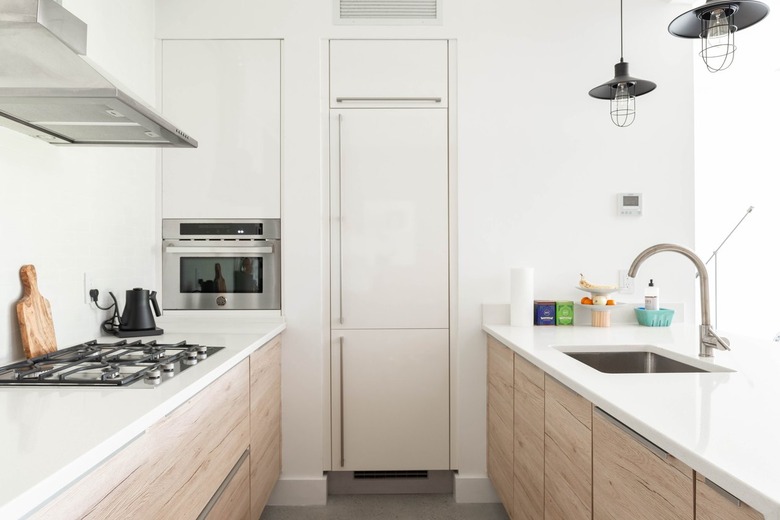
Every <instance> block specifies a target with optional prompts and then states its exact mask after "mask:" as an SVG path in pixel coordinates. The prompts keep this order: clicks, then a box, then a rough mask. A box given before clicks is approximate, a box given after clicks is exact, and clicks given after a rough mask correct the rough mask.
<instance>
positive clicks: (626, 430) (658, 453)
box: [596, 408, 669, 460]
mask: <svg viewBox="0 0 780 520" xmlns="http://www.w3.org/2000/svg"><path fill="white" fill-rule="evenodd" d="M596 412H598V413H599V415H601V416H602V417H603V418H604V419H606V420H607V421H608V422H609V423H610V424H612V425H613V426H615V427H616V428H618V429H619V430H621V431H622V432H624V433H625V434H626V435H628V436H629V437H631V438H632V439H634V440H635V441H637V442H638V443H639V444H641V445H642V446H644V447H645V448H647V449H648V450H650V451H651V452H652V453H653V454H654V455H655V456H656V457H658V458H660V459H663V460H666V459H668V458H669V453H668V452H666V451H665V450H663V449H662V448H659V447H658V446H656V445H655V444H653V443H652V442H650V441H649V440H647V439H645V438H644V437H642V436H641V435H639V434H638V433H637V432H635V431H634V430H632V429H631V428H629V427H628V426H626V425H625V424H623V423H622V422H620V421H618V420H617V419H615V418H614V417H612V416H611V415H609V414H608V413H607V412H605V411H604V410H602V409H601V408H596Z"/></svg>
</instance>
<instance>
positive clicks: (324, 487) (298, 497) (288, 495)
mask: <svg viewBox="0 0 780 520" xmlns="http://www.w3.org/2000/svg"><path fill="white" fill-rule="evenodd" d="M327 501H328V480H327V478H325V476H322V477H315V478H303V479H286V478H284V477H282V478H280V479H279V481H278V482H277V483H276V486H275V487H274V490H273V493H271V498H269V499H268V505H269V506H323V505H325V504H326V503H327Z"/></svg>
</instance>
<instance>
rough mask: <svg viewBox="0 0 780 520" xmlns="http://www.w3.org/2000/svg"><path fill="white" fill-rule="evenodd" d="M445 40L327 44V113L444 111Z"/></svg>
mask: <svg viewBox="0 0 780 520" xmlns="http://www.w3.org/2000/svg"><path fill="white" fill-rule="evenodd" d="M447 52H448V51H447V42H446V41H445V40H332V41H331V42H330V106H331V108H367V107H383V108H386V107H415V108H419V107H431V106H434V107H446V106H447V74H448V70H447V64H448V62H447Z"/></svg>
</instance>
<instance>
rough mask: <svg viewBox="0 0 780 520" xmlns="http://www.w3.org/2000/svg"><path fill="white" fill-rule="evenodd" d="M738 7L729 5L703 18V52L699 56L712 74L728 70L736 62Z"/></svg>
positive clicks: (701, 34)
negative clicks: (735, 23) (735, 36)
mask: <svg viewBox="0 0 780 520" xmlns="http://www.w3.org/2000/svg"><path fill="white" fill-rule="evenodd" d="M736 11H737V6H736V5H729V6H723V7H718V8H715V9H713V10H711V11H706V12H703V13H701V14H700V15H699V17H700V18H701V32H700V33H699V40H700V41H701V52H700V53H699V56H701V59H702V60H704V64H705V65H707V70H708V71H710V72H718V71H721V70H726V69H727V68H729V67H730V66H731V64H732V63H733V62H734V51H736V50H737V46H736V45H735V44H734V34H735V33H736V32H737V26H736V25H734V13H735V12H736Z"/></svg>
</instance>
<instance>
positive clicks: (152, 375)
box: [144, 366, 162, 381]
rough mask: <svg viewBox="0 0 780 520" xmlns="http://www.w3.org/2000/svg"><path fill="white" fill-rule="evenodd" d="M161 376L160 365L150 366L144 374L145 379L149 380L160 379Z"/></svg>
mask: <svg viewBox="0 0 780 520" xmlns="http://www.w3.org/2000/svg"><path fill="white" fill-rule="evenodd" d="M160 377H162V373H161V372H160V367H158V366H155V367H152V368H150V369H149V370H147V371H146V374H145V375H144V379H147V380H154V379H156V380H158V381H159V380H160Z"/></svg>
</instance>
